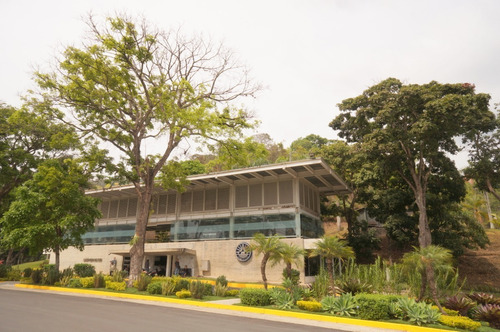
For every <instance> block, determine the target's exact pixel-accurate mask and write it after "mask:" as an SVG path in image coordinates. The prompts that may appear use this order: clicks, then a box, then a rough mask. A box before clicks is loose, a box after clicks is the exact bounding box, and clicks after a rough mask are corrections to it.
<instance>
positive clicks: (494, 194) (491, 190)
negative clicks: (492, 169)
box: [486, 179, 500, 201]
mask: <svg viewBox="0 0 500 332" xmlns="http://www.w3.org/2000/svg"><path fill="white" fill-rule="evenodd" d="M486 185H487V186H488V190H489V192H490V193H491V194H492V195H493V196H495V198H496V199H497V200H499V201H500V195H499V194H498V193H497V192H496V190H495V188H493V186H492V185H491V182H490V179H486Z"/></svg>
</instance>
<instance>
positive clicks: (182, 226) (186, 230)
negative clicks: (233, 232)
mask: <svg viewBox="0 0 500 332" xmlns="http://www.w3.org/2000/svg"><path fill="white" fill-rule="evenodd" d="M227 238H229V218H217V219H198V220H180V221H177V222H175V226H174V227H172V228H171V233H170V240H171V241H175V240H177V241H193V240H207V239H227Z"/></svg>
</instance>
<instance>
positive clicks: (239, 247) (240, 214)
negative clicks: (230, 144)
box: [60, 159, 350, 282]
mask: <svg viewBox="0 0 500 332" xmlns="http://www.w3.org/2000/svg"><path fill="white" fill-rule="evenodd" d="M188 179H189V181H190V185H189V186H188V188H187V190H186V191H185V192H183V193H179V192H176V191H173V190H163V189H162V188H157V189H156V192H155V195H154V198H153V202H152V207H151V213H150V219H149V225H148V235H147V238H148V241H147V243H146V245H145V256H146V257H145V259H144V268H145V269H147V270H151V269H153V270H157V271H158V272H159V273H160V274H165V275H172V274H173V273H174V272H175V267H176V262H178V263H177V264H179V265H180V267H181V268H185V267H187V269H188V274H189V275H192V276H206V277H214V278H216V277H218V276H220V275H225V276H226V277H227V279H228V280H235V281H242V282H243V281H246V282H256V281H261V274H260V261H261V259H260V258H259V257H258V256H257V257H252V255H251V254H248V252H247V251H246V250H245V248H246V246H247V245H248V243H249V242H250V239H251V237H252V236H253V234H254V233H256V232H261V233H263V234H265V235H273V234H278V235H280V236H282V237H283V238H284V241H286V242H289V243H295V244H296V245H298V246H299V247H301V248H305V249H309V248H312V246H313V243H314V242H315V241H316V240H317V238H318V237H320V236H321V235H322V234H323V228H322V224H321V220H320V197H321V195H335V194H344V193H348V192H349V191H350V189H349V188H348V186H347V185H346V184H345V183H344V181H343V180H342V179H341V178H340V177H339V176H338V175H337V174H335V172H334V171H333V170H332V169H331V168H330V167H329V166H328V165H327V164H326V163H325V161H323V160H322V159H311V160H303V161H296V162H287V163H281V164H273V165H266V166H259V167H252V168H244V169H237V170H231V171H224V172H218V173H211V174H203V175H193V176H189V177H188ZM88 194H89V195H92V196H95V197H98V198H100V199H101V205H100V209H101V211H102V218H101V219H100V220H98V221H97V223H96V227H95V230H93V231H92V232H88V233H87V234H85V235H84V241H85V243H86V245H85V249H84V250H83V251H79V250H77V249H75V248H69V249H67V250H64V251H63V252H62V253H61V257H60V266H61V268H65V267H68V266H73V265H74V264H76V263H91V264H93V265H94V266H95V267H96V270H97V271H102V272H104V273H109V272H110V269H111V268H112V266H111V264H110V262H111V261H113V260H115V259H116V262H117V263H116V267H117V268H118V269H127V268H128V267H129V263H130V257H129V250H130V245H129V242H130V240H131V238H132V237H133V235H134V228H135V218H136V212H137V206H138V204H137V194H136V192H135V189H134V187H133V186H121V187H116V188H112V189H102V190H94V191H90V192H88ZM316 265H317V262H316V263H315V262H313V261H310V260H309V259H306V262H305V264H304V266H302V267H301V268H300V269H301V281H302V282H308V276H310V275H311V276H312V275H315V274H316V272H317V267H316ZM283 268H284V266H277V267H274V268H272V267H268V269H267V277H268V280H269V281H270V282H281V280H282V270H283Z"/></svg>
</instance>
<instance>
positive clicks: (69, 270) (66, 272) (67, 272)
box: [61, 267, 74, 278]
mask: <svg viewBox="0 0 500 332" xmlns="http://www.w3.org/2000/svg"><path fill="white" fill-rule="evenodd" d="M73 274H74V273H73V269H72V268H70V267H67V268H65V269H64V270H63V271H62V272H61V278H62V277H70V278H73Z"/></svg>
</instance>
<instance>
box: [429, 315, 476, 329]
mask: <svg viewBox="0 0 500 332" xmlns="http://www.w3.org/2000/svg"><path fill="white" fill-rule="evenodd" d="M439 322H440V323H441V324H443V325H446V326H451V327H458V328H460V329H466V330H470V331H475V330H477V329H478V328H480V327H481V323H479V322H475V321H473V320H472V319H470V318H469V317H464V316H446V315H441V317H439Z"/></svg>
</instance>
